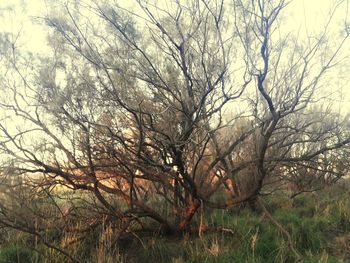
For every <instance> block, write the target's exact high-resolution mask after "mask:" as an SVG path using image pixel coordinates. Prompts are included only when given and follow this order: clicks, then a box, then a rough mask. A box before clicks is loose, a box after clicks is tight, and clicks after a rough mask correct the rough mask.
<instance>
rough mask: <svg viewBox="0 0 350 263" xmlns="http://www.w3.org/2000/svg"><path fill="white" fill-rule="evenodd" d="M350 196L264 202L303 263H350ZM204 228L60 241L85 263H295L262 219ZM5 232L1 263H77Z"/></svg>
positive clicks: (211, 219) (239, 218)
mask: <svg viewBox="0 0 350 263" xmlns="http://www.w3.org/2000/svg"><path fill="white" fill-rule="evenodd" d="M349 196H350V188H349V183H348V182H343V183H339V184H338V185H336V186H333V187H330V188H328V189H325V190H322V191H320V192H318V193H312V194H303V195H299V196H297V197H296V198H294V199H290V198H289V197H288V195H286V194H285V193H283V194H276V195H273V196H269V197H267V198H265V199H264V200H265V205H266V207H267V209H268V210H269V211H270V213H271V214H272V215H273V217H274V218H275V219H276V220H277V221H278V222H280V223H281V224H282V225H283V226H284V227H285V229H286V230H287V231H288V232H289V233H290V234H291V236H292V238H293V241H294V245H295V248H296V249H297V250H298V251H299V253H300V254H301V255H302V257H303V262H350V200H349ZM196 220H197V222H201V225H202V226H204V227H203V228H201V229H202V230H203V231H197V233H192V234H188V235H185V236H184V237H170V238H169V237H161V236H160V235H149V234H148V235H146V234H140V233H134V234H131V235H130V237H125V238H123V239H120V240H118V241H117V242H115V241H114V239H113V235H114V232H113V229H110V228H109V227H107V226H101V227H99V228H97V229H96V230H95V231H94V232H93V233H89V234H88V236H85V238H84V239H78V238H76V236H74V234H73V235H72V234H71V235H64V237H63V238H59V239H56V240H55V238H54V237H53V238H52V240H53V242H54V244H56V245H57V246H59V247H64V248H65V250H66V251H68V252H69V253H70V254H71V255H72V256H74V257H75V258H77V259H79V260H80V261H82V262H101V263H102V262H103V263H104V262H106V263H107V262H111V263H112V262H143V263H147V262H152V263H155V262H159V263H161V262H164V263H168V262H174V263H175V262H176V263H181V262H198V263H202V262H261V263H265V262H266V263H268V262H295V256H294V254H293V253H292V252H291V251H290V249H289V246H288V242H287V238H286V236H285V235H283V233H281V232H280V230H279V229H278V228H277V227H276V226H275V225H274V224H272V223H271V222H270V221H269V220H268V218H267V217H266V216H264V214H263V213H261V212H259V211H258V212H252V211H250V210H249V209H238V208H233V209H230V210H219V211H209V210H208V211H207V210H202V211H201V213H199V214H198V215H197V218H196ZM204 230H205V231H204ZM0 231H1V235H0V242H1V243H0V244H1V246H0V263H5V262H6V263H10V262H11V263H12V262H23V263H24V262H38V263H39V262H54V263H55V262H57V263H58V262H69V260H67V259H66V257H64V256H63V255H62V254H60V253H59V252H57V251H56V250H54V249H52V248H47V247H46V246H44V245H41V244H40V242H39V243H38V244H37V245H36V246H35V247H34V248H35V249H33V246H29V245H28V244H29V243H33V242H34V241H33V237H30V236H28V235H26V234H23V233H20V232H16V231H13V230H8V229H2V230H0ZM50 234H51V235H53V234H52V233H48V235H50ZM61 237H62V235H61Z"/></svg>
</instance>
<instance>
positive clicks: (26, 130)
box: [0, 0, 350, 233]
mask: <svg viewBox="0 0 350 263" xmlns="http://www.w3.org/2000/svg"><path fill="white" fill-rule="evenodd" d="M287 5H288V3H287V2H286V1H284V0H280V1H269V0H266V1H265V0H259V1H251V2H245V1H232V2H227V1H224V0H221V1H220V0H216V1H205V0H202V1H187V2H186V3H180V2H179V1H167V2H166V4H164V5H161V4H160V3H157V2H154V3H152V2H145V1H141V0H137V1H136V7H135V9H125V8H123V7H122V6H119V5H118V4H117V3H114V2H112V1H110V2H107V3H104V4H96V3H91V4H89V3H85V2H84V3H78V2H77V3H75V2H72V3H67V4H62V6H61V9H58V10H55V14H54V15H49V16H47V17H45V18H44V21H45V23H46V24H47V25H48V28H49V41H50V44H51V47H52V55H51V56H48V57H47V58H33V57H28V56H26V55H24V54H23V53H19V52H18V50H17V48H16V43H11V45H9V47H8V48H7V50H5V51H7V52H4V54H6V56H5V58H6V60H5V62H4V63H6V65H7V68H8V71H7V73H6V74H5V75H4V76H3V77H2V79H1V83H2V84H1V86H2V89H3V90H4V94H6V95H5V97H4V98H3V99H2V100H1V108H2V110H3V112H4V114H3V117H2V118H3V119H2V122H1V124H0V129H1V142H0V150H1V153H2V154H3V155H4V156H6V158H5V157H4V159H3V160H4V161H3V163H2V174H4V175H3V176H5V174H11V175H16V176H24V177H25V178H26V182H30V185H31V186H32V189H34V190H33V191H34V192H35V191H39V192H42V191H44V192H45V193H46V194H47V196H52V194H50V193H52V191H53V192H56V193H57V192H59V191H72V192H73V193H74V194H76V195H78V194H81V197H80V198H81V199H82V200H83V203H84V206H83V207H84V209H85V210H89V209H91V211H94V212H93V213H91V221H90V222H93V223H91V225H90V226H91V227H93V226H96V225H98V224H99V223H101V222H105V221H106V220H107V221H109V222H110V223H111V224H115V225H116V226H118V228H119V229H120V231H124V232H128V231H131V228H130V226H131V225H132V224H138V225H139V226H141V227H143V222H144V220H143V218H151V219H153V220H155V221H156V222H158V223H159V225H160V226H161V229H162V231H164V232H166V233H179V232H180V233H181V232H183V231H186V230H188V229H189V227H190V223H191V221H192V219H193V217H194V215H195V214H196V212H197V211H198V209H199V208H200V207H201V206H204V205H205V206H208V207H212V208H227V207H231V206H234V205H237V204H240V203H244V202H250V203H251V204H254V203H255V200H256V199H257V197H258V196H259V195H261V194H265V193H267V192H273V191H275V190H277V189H280V187H281V185H283V184H285V183H286V182H293V183H294V184H295V185H297V186H298V188H297V191H298V192H302V191H304V190H305V191H310V190H314V189H317V188H319V187H321V186H322V185H323V183H325V182H333V181H335V180H336V179H338V178H340V177H341V176H343V175H344V174H345V173H346V172H347V167H348V165H347V164H346V163H345V161H344V158H343V156H344V155H345V154H346V151H348V148H346V147H347V145H348V144H349V142H350V135H349V131H348V126H346V125H348V124H346V122H345V121H346V119H345V118H344V117H342V116H341V115H339V114H336V113H335V112H334V111H332V108H331V107H328V106H327V105H326V104H325V103H323V100H322V97H321V96H320V91H319V90H320V87H322V85H321V84H322V83H323V82H322V81H323V79H324V77H325V76H326V74H327V72H328V71H330V70H333V68H334V66H336V65H337V63H338V55H339V53H340V52H341V50H342V47H343V45H344V43H345V41H346V39H347V38H348V36H349V32H347V33H346V35H345V36H344V37H343V38H342V39H340V41H339V43H337V44H336V45H334V46H335V48H331V47H329V46H328V44H327V41H326V36H327V33H328V28H327V26H326V28H325V30H324V31H323V32H322V35H321V36H319V37H318V38H315V39H314V40H310V41H309V42H307V43H305V45H304V43H300V44H298V41H299V40H298V39H297V38H295V37H293V36H292V35H289V34H286V35H283V34H278V32H279V31H278V30H279V29H281V28H283V25H281V24H280V23H279V21H280V20H279V19H280V16H281V12H282V10H283V9H284V8H286V6H287ZM340 5H341V3H339V4H338V5H337V6H335V8H334V10H332V12H331V13H330V17H329V21H328V22H327V24H326V25H328V24H329V23H330V21H331V20H332V18H333V16H334V13H335V12H336V10H337V9H338V8H339V7H340ZM17 123H18V125H17ZM225 189H227V190H228V191H230V192H232V193H231V194H230V195H225V194H223V193H224V191H225ZM90 198H91V199H90ZM54 199H55V198H52V199H50V200H52V205H53V206H54V207H56V210H55V211H56V213H57V215H59V214H61V216H62V218H64V214H65V213H64V212H62V211H63V210H62V207H61V206H62V204H60V203H57V202H56V201H55V200H54ZM91 200H93V201H91ZM4 209H5V208H4ZM60 211H61V212H60ZM68 212H70V209H68ZM68 212H67V213H68ZM75 216H76V217H79V213H77V214H76V215H75ZM1 222H5V221H1ZM62 222H63V223H64V222H66V221H64V220H63V221H62Z"/></svg>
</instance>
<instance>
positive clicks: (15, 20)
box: [0, 0, 350, 108]
mask: <svg viewBox="0 0 350 263" xmlns="http://www.w3.org/2000/svg"><path fill="white" fill-rule="evenodd" d="M131 1H132V0H121V1H118V3H119V4H120V5H130V2H131ZM162 1H167V0H160V2H162ZM339 1H340V0H292V1H291V3H290V4H289V6H288V7H287V8H286V9H285V10H284V15H286V19H285V20H284V23H285V24H283V25H282V27H283V29H284V30H287V31H294V32H300V36H303V35H304V36H306V34H308V35H313V33H316V32H318V31H321V30H322V29H323V26H324V23H325V21H327V17H328V14H329V10H330V8H331V7H332V6H334V3H335V2H339ZM50 2H51V3H52V1H50V0H0V32H14V33H15V34H17V33H18V32H20V33H21V34H20V38H19V40H18V43H19V45H20V47H22V48H24V49H26V50H30V51H31V52H33V53H42V52H43V53H45V52H47V50H48V48H47V46H46V31H45V27H43V26H40V25H38V24H37V23H34V20H35V17H39V16H44V15H45V14H46V13H47V11H48V9H49V7H50V6H49V3H50ZM346 3H348V5H350V0H344V4H343V8H341V9H340V10H338V12H337V14H336V16H335V19H334V21H333V22H332V25H331V26H332V30H333V31H334V33H335V34H340V33H341V32H340V29H341V27H342V28H344V21H345V20H346V13H347V12H346V9H347V8H346V7H347V4H346ZM349 17H350V15H349ZM347 21H348V23H349V22H350V19H349V18H347ZM349 42H350V41H348V43H347V46H346V47H345V49H344V50H343V54H342V56H343V57H344V56H347V55H350V44H349ZM347 61H348V62H345V64H344V67H343V69H342V70H340V71H339V73H337V76H334V79H335V80H337V79H339V80H340V81H339V83H338V84H336V82H337V81H335V82H334V85H338V86H339V85H340V86H341V85H344V84H343V83H350V77H349V76H348V74H346V73H347V72H348V70H349V68H350V57H347ZM341 71H343V72H341ZM343 78H347V79H343ZM335 88H337V87H335ZM338 88H339V87H338ZM347 89H349V90H350V87H345V86H344V87H343V91H344V93H345V95H344V96H343V97H341V98H339V102H343V103H344V105H343V106H345V108H348V107H349V106H348V105H347V104H349V105H350V91H349V92H348V91H346V90H347ZM349 108H350V107H349Z"/></svg>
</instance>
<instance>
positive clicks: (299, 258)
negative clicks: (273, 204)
mask: <svg viewBox="0 0 350 263" xmlns="http://www.w3.org/2000/svg"><path fill="white" fill-rule="evenodd" d="M257 202H258V204H259V205H260V207H261V208H262V210H263V212H264V214H265V216H266V217H267V218H268V219H269V220H270V221H271V222H272V223H273V224H274V225H276V226H277V228H278V229H279V230H280V231H281V232H282V233H283V234H284V235H285V236H286V237H287V240H288V247H289V249H290V250H291V251H292V252H293V253H294V255H295V257H296V262H301V261H302V256H301V255H300V253H299V252H298V251H297V249H296V248H295V247H294V244H293V239H292V237H291V235H290V234H289V233H288V231H287V230H286V229H285V228H284V227H283V226H282V225H281V224H280V223H279V222H278V221H277V220H276V219H274V218H273V216H272V215H271V214H270V212H269V211H267V209H266V207H265V205H264V204H263V202H262V201H261V199H260V198H258V199H257Z"/></svg>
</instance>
